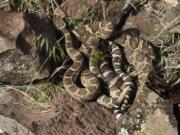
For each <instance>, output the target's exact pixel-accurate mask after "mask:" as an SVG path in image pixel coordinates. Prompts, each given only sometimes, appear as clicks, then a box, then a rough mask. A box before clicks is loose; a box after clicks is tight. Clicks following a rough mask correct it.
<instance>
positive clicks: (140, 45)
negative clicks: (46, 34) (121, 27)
mask: <svg viewBox="0 0 180 135" xmlns="http://www.w3.org/2000/svg"><path fill="white" fill-rule="evenodd" d="M53 23H54V24H55V26H56V27H57V29H59V30H61V31H62V32H63V34H64V37H65V45H66V51H67V53H68V55H69V56H70V58H71V59H72V60H73V64H72V66H71V67H70V68H68V69H67V71H66V72H65V74H64V78H63V84H64V87H65V90H66V91H67V92H68V93H69V94H70V95H71V96H72V97H73V98H74V99H76V100H81V101H82V100H83V101H85V100H92V99H97V102H98V103H99V104H101V105H103V106H105V107H107V108H115V111H114V112H115V114H116V118H117V119H118V118H119V117H120V116H121V115H122V113H124V112H125V111H126V110H127V108H128V107H129V104H130V99H131V97H132V94H133V93H134V92H135V86H134V84H133V82H132V80H131V78H130V77H129V76H128V75H126V74H125V73H124V72H123V71H122V70H121V66H122V63H121V62H122V58H121V55H122V54H121V51H120V48H119V47H118V45H120V46H123V47H124V51H125V55H126V58H127V60H128V62H129V63H130V64H132V65H133V66H134V68H135V70H136V71H137V72H138V75H139V82H140V85H139V86H140V89H143V87H144V85H145V83H146V81H147V78H148V75H149V73H150V72H151V71H152V59H153V58H154V52H153V50H152V48H150V47H149V46H148V45H147V44H146V43H145V42H144V41H143V40H142V39H139V38H135V37H132V36H130V35H126V34H123V35H122V36H121V37H119V38H117V39H116V40H115V41H113V42H112V41H108V42H109V46H110V48H111V58H110V60H111V63H112V67H113V69H112V68H111V65H110V63H109V62H108V58H106V56H105V58H104V59H102V60H99V59H97V60H95V61H93V60H92V56H91V55H92V54H93V53H92V52H93V50H96V49H97V48H98V47H97V46H99V42H100V40H101V39H103V40H106V39H107V38H108V37H109V36H110V35H111V33H112V32H113V25H112V23H110V22H106V21H105V22H103V23H102V22H96V23H94V24H92V25H91V26H88V25H85V26H81V27H77V28H76V29H75V30H74V31H73V33H74V34H75V35H76V36H77V38H78V39H79V40H80V41H81V42H82V45H81V47H80V48H79V49H75V47H74V46H73V45H74V44H73V43H74V42H73V39H72V35H71V33H70V31H69V30H68V29H67V27H66V23H65V21H64V20H63V19H62V18H59V17H58V14H55V16H54V17H53ZM115 42H116V43H115ZM97 51H99V50H98V49H97ZM100 52H101V51H100ZM82 53H84V54H85V55H86V56H87V57H89V69H88V68H86V69H84V68H83V65H84V64H85V63H84V62H85V60H84V55H83V54H82ZM79 75H80V79H81V84H82V85H83V87H80V86H78V85H77V78H78V76H79ZM99 78H101V79H102V80H104V81H105V82H106V83H107V84H108V90H109V95H105V94H102V93H101V83H100V79H99Z"/></svg>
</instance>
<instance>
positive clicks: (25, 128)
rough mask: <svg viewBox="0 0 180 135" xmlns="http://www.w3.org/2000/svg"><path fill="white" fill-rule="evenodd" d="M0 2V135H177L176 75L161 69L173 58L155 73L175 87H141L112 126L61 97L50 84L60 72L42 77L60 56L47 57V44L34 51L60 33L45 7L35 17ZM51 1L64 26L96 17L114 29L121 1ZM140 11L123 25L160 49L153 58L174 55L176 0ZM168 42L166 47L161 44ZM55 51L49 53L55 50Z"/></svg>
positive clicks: (103, 113)
mask: <svg viewBox="0 0 180 135" xmlns="http://www.w3.org/2000/svg"><path fill="white" fill-rule="evenodd" d="M4 3H5V2H4ZM4 3H3V2H0V8H1V10H0V82H1V83H0V84H1V85H0V93H1V94H0V135H15V134H18V135H26V134H27V135H33V134H34V135H73V134H77V135H115V134H117V135H178V122H180V114H179V112H177V109H176V107H177V106H176V104H178V103H180V87H178V85H176V84H178V82H177V81H176V83H172V82H173V81H174V80H176V79H177V78H178V77H179V75H180V72H179V71H178V70H175V68H168V66H174V67H177V66H179V64H180V61H178V59H177V60H170V61H168V62H165V63H160V64H157V65H156V70H157V72H162V73H163V75H162V76H161V77H162V78H163V79H164V80H166V82H167V83H169V84H170V83H172V85H173V86H176V87H173V89H168V91H169V92H170V95H169V98H167V99H164V98H162V97H160V96H159V95H158V94H156V93H155V92H154V91H153V90H154V89H149V88H146V89H145V90H144V91H140V92H138V97H137V98H136V99H135V101H134V103H133V105H132V107H131V108H130V109H129V110H128V112H127V113H125V114H124V115H123V116H122V117H121V119H120V120H119V121H116V120H115V116H114V114H113V112H112V111H111V110H108V109H106V108H104V107H101V106H99V105H98V104H97V103H96V102H94V101H92V102H78V101H75V100H73V99H72V98H71V97H69V96H68V95H67V94H66V92H64V90H63V87H62V84H61V83H57V82H60V81H61V79H62V78H61V76H62V73H63V71H62V72H60V73H59V74H57V75H55V76H53V77H52V78H51V79H49V78H50V74H51V73H52V72H53V70H54V69H55V68H56V67H57V66H59V65H63V63H62V60H66V57H65V58H63V57H62V56H61V55H60V56H59V59H60V61H57V60H56V59H57V56H56V55H55V56H54V55H49V54H48V51H46V49H47V46H46V47H44V48H43V47H42V48H43V49H42V48H41V49H39V48H38V47H37V46H36V43H37V42H35V39H36V41H37V39H38V41H39V40H41V42H40V44H39V45H40V46H41V45H42V44H41V43H42V42H44V44H47V45H48V44H53V45H54V44H55V43H54V40H55V38H54V37H56V38H57V39H58V37H59V36H60V35H59V34H57V31H56V30H55V28H54V26H53V24H52V22H51V21H50V18H49V16H48V13H49V12H50V11H49V10H50V9H49V8H47V7H46V4H47V3H46V2H45V3H46V4H45V5H44V6H45V8H44V9H45V10H42V11H41V10H38V12H37V13H34V12H31V10H30V11H26V12H25V11H24V10H23V9H21V8H20V7H18V6H16V8H15V7H13V8H9V7H8V6H7V5H6V4H4ZM58 4H59V5H60V7H61V8H62V9H63V10H64V12H65V13H66V14H68V16H70V18H71V20H70V21H71V24H72V27H73V26H74V25H77V23H81V22H83V23H84V22H88V23H89V22H91V21H94V20H103V19H108V20H111V21H112V22H113V23H114V24H117V23H118V21H119V19H120V18H122V5H123V4H122V1H101V0H88V1H87V0H77V1H72V0H65V1H64V2H61V1H59V3H58ZM140 6H141V8H140V9H139V10H137V11H136V12H135V13H134V14H133V15H130V16H129V17H128V19H127V21H126V23H125V25H124V27H123V28H124V29H136V31H137V33H138V34H140V36H142V37H143V38H145V39H147V40H148V41H151V42H152V43H153V44H154V45H156V46H157V47H158V48H160V49H159V50H160V51H161V52H160V53H159V55H160V56H161V55H164V52H165V53H166V55H165V56H166V57H165V58H171V57H172V58H174V57H173V56H174V55H172V54H175V56H177V57H178V58H179V56H180V48H179V44H178V43H179V41H176V40H173V41H172V37H173V39H176V37H178V36H177V35H178V33H180V25H179V23H180V13H179V11H180V3H179V1H178V0H160V1H150V2H149V3H148V4H146V5H143V6H142V5H140ZM137 7H138V6H137ZM28 8H29V9H30V7H28ZM31 8H32V7H31ZM14 9H16V10H19V11H21V12H17V11H14ZM38 9H39V8H38ZM7 11H11V12H7ZM74 20H78V21H74ZM167 31H168V34H169V33H170V34H171V35H173V36H168V34H166V32H167ZM40 34H42V35H43V36H44V37H45V38H41V36H39V35H40ZM178 38H179V37H178ZM46 39H47V40H48V42H47V40H46ZM170 43H171V44H173V45H174V46H173V47H171V46H168V47H167V48H163V47H162V44H163V45H167V44H170ZM176 43H177V44H176ZM169 48H170V49H169ZM50 49H51V48H50ZM50 49H49V50H50ZM55 49H56V52H57V53H58V52H59V51H62V50H60V49H59V48H55ZM37 52H38V53H37ZM64 53H65V52H64ZM170 54H171V55H170ZM51 56H52V57H51ZM47 58H48V59H47ZM157 62H158V58H157ZM162 66H163V67H164V68H162ZM49 82H51V83H49Z"/></svg>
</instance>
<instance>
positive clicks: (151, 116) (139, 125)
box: [117, 90, 178, 135]
mask: <svg viewBox="0 0 180 135" xmlns="http://www.w3.org/2000/svg"><path fill="white" fill-rule="evenodd" d="M117 131H118V135H121V134H122V132H126V134H127V135H178V133H177V123H176V119H175V117H174V114H173V104H172V102H171V101H166V100H164V99H162V98H160V97H159V96H158V95H157V94H155V93H154V92H152V91H149V90H144V91H143V92H141V93H139V96H138V97H136V100H135V102H134V104H133V105H132V107H131V108H130V109H129V110H128V112H127V113H125V114H124V115H123V116H122V118H121V119H120V120H119V121H118V124H117ZM122 135H123V134H122Z"/></svg>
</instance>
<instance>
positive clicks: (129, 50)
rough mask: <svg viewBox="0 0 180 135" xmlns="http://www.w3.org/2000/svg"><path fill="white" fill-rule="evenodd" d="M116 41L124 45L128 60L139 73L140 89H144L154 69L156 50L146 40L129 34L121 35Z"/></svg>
mask: <svg viewBox="0 0 180 135" xmlns="http://www.w3.org/2000/svg"><path fill="white" fill-rule="evenodd" d="M115 42H116V43H118V44H119V45H120V46H123V47H124V52H125V55H126V58H127V61H128V62H129V63H130V64H131V65H133V67H134V69H135V71H136V72H137V74H138V81H139V87H138V89H139V90H143V89H144V87H145V84H146V82H147V80H148V76H149V74H150V73H151V72H152V71H153V63H152V61H153V60H154V59H155V54H154V50H153V49H152V47H151V46H150V45H149V44H148V43H147V42H146V41H145V40H143V39H141V38H137V37H133V36H131V35H128V34H123V35H121V36H120V37H119V38H117V39H116V40H115Z"/></svg>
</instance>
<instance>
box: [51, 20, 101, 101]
mask: <svg viewBox="0 0 180 135" xmlns="http://www.w3.org/2000/svg"><path fill="white" fill-rule="evenodd" d="M53 22H54V24H55V25H56V27H57V28H58V29H59V30H61V31H62V32H63V33H64V36H65V44H66V51H67V53H68V55H69V56H70V58H71V59H72V60H73V65H72V66H71V67H70V68H68V70H67V71H66V72H65V74H64V78H63V84H64V87H65V89H66V91H67V92H68V93H69V94H70V95H71V96H72V97H73V98H74V99H77V100H91V99H93V98H94V97H95V96H96V95H97V94H98V93H99V92H100V84H99V80H98V79H97V77H96V76H95V75H93V74H92V73H91V72H90V71H89V70H88V69H86V70H84V71H82V72H81V69H82V65H83V63H84V58H83V55H82V54H81V53H80V51H79V50H76V49H74V47H73V41H72V36H71V34H70V32H69V31H68V30H67V28H66V24H65V22H64V20H62V19H60V18H58V17H54V18H53ZM80 72H81V73H80ZM79 74H81V77H80V78H81V82H82V85H83V86H84V88H81V87H78V86H77V84H76V80H77V76H78V75H79Z"/></svg>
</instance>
